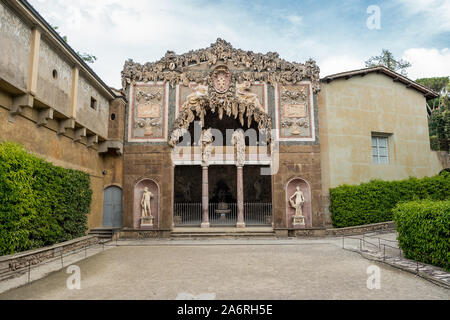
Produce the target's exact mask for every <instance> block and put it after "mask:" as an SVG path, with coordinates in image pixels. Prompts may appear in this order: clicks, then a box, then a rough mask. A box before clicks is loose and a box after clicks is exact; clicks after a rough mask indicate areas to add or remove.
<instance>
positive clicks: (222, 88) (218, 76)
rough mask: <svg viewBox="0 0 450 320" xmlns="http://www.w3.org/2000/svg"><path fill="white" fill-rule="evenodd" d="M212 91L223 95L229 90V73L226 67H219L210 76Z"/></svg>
mask: <svg viewBox="0 0 450 320" xmlns="http://www.w3.org/2000/svg"><path fill="white" fill-rule="evenodd" d="M212 80H213V84H214V89H215V90H216V92H217V93H225V92H227V91H228V89H229V88H230V82H231V73H230V70H228V67H227V66H219V67H217V68H216V70H214V73H213V75H212Z"/></svg>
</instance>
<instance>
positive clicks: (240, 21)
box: [30, 0, 307, 87]
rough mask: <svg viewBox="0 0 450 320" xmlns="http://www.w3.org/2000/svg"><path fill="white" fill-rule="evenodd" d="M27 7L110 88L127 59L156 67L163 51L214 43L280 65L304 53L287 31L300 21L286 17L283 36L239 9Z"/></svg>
mask: <svg viewBox="0 0 450 320" xmlns="http://www.w3.org/2000/svg"><path fill="white" fill-rule="evenodd" d="M30 2H31V3H32V5H34V6H35V8H36V9H37V10H38V11H39V12H40V13H41V14H42V15H43V16H44V18H46V19H48V20H49V22H50V24H51V25H55V26H58V27H59V29H58V31H59V32H60V33H61V34H62V35H66V36H67V38H68V42H69V44H70V45H71V46H72V47H73V48H74V49H75V50H77V51H80V52H88V53H90V54H93V55H95V56H97V58H98V60H97V62H96V63H95V64H94V65H92V68H93V69H94V70H95V71H96V72H97V73H98V74H99V76H100V77H101V78H102V79H103V80H104V81H105V82H106V83H108V84H109V85H111V86H114V87H120V86H121V82H120V72H121V71H122V67H123V64H124V62H125V60H126V59H128V58H132V59H134V60H135V61H139V62H147V61H156V60H158V59H160V58H161V57H163V56H164V54H165V51H167V50H173V51H175V52H177V53H179V54H180V53H184V52H187V51H189V50H193V49H199V48H204V47H208V46H209V45H210V44H211V43H213V42H215V40H216V39H217V38H219V37H220V38H223V39H225V40H227V41H229V42H231V43H232V45H233V46H235V47H237V48H242V49H244V50H253V51H255V52H268V51H278V52H280V54H281V55H282V56H283V57H284V58H286V59H291V58H293V59H297V58H299V57H298V52H304V50H302V48H303V44H302V43H300V42H299V41H293V38H294V37H297V36H298V34H297V33H295V34H294V33H292V30H291V26H292V25H294V26H295V25H299V24H301V22H302V17H301V16H297V15H290V16H288V17H287V18H286V19H288V21H290V22H291V26H286V27H285V28H286V29H285V30H283V29H281V28H278V27H277V28H275V27H274V26H273V25H270V24H267V23H266V21H264V19H260V18H259V19H258V18H255V17H254V16H252V13H251V12H248V11H246V10H242V8H240V7H239V4H233V3H223V2H207V3H206V4H205V3H203V2H202V3H196V2H188V1H183V0H173V1H157V0H153V1H147V0H133V1H122V0H95V1H92V0H78V1H70V2H69V1H67V0H30ZM305 40H306V39H305ZM293 52H294V53H293ZM283 53H284V54H283ZM306 58H307V57H305V59H306Z"/></svg>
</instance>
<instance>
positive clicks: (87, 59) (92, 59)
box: [53, 26, 97, 63]
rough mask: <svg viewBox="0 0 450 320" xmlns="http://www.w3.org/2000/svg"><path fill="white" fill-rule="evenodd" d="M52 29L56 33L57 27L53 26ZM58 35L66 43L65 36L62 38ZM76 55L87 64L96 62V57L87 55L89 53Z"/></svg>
mask: <svg viewBox="0 0 450 320" xmlns="http://www.w3.org/2000/svg"><path fill="white" fill-rule="evenodd" d="M53 29H55V31H56V32H58V27H57V26H54V27H53ZM58 34H59V35H60V36H61V38H62V39H63V40H64V41H65V42H67V43H68V41H67V36H62V35H61V34H60V33H59V32H58ZM77 55H78V56H79V57H80V58H81V59H82V60H83V61H84V62H87V63H94V62H95V61H97V57H96V56H94V55H92V54H89V53H80V52H78V51H77Z"/></svg>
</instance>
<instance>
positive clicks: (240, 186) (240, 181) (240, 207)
mask: <svg viewBox="0 0 450 320" xmlns="http://www.w3.org/2000/svg"><path fill="white" fill-rule="evenodd" d="M236 194H237V218H238V221H237V224H236V227H237V228H245V221H244V167H241V166H238V167H237V193H236Z"/></svg>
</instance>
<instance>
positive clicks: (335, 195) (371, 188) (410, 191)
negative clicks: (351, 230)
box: [330, 172, 450, 228]
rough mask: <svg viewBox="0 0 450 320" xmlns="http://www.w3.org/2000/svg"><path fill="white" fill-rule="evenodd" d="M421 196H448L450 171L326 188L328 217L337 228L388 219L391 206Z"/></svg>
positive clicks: (440, 197)
mask: <svg viewBox="0 0 450 320" xmlns="http://www.w3.org/2000/svg"><path fill="white" fill-rule="evenodd" d="M421 199H431V200H447V199H450V173H448V172H444V173H442V174H440V175H437V176H435V177H431V178H428V177H427V178H423V179H416V178H410V179H408V180H401V181H381V180H374V181H371V182H368V183H363V184H361V185H357V186H349V185H343V186H340V187H337V188H334V189H330V201H331V207H330V210H331V212H332V214H331V218H332V220H333V225H334V226H335V227H338V228H343V227H351V226H358V225H364V224H371V223H378V222H385V221H391V220H392V209H393V208H394V207H395V206H396V205H397V204H398V203H400V202H407V201H413V200H421Z"/></svg>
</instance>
